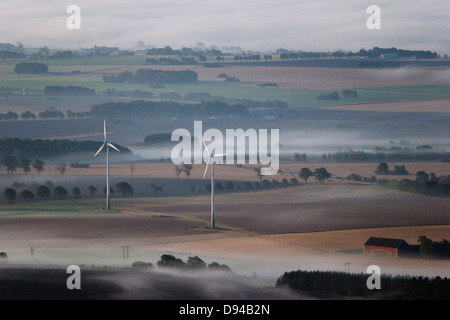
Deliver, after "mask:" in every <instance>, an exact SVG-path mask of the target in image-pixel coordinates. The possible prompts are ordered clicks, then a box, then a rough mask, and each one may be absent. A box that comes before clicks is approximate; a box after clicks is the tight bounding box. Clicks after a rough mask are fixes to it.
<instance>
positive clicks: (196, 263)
mask: <svg viewBox="0 0 450 320" xmlns="http://www.w3.org/2000/svg"><path fill="white" fill-rule="evenodd" d="M186 269H189V270H203V269H206V263H205V262H204V261H203V260H202V259H200V258H199V257H197V256H195V257H189V258H188V259H187V261H186Z"/></svg>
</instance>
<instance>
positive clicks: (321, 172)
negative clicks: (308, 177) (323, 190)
mask: <svg viewBox="0 0 450 320" xmlns="http://www.w3.org/2000/svg"><path fill="white" fill-rule="evenodd" d="M314 178H316V180H317V181H318V182H320V183H322V184H324V183H325V180H326V179H329V178H331V173H329V172H328V171H327V169H325V168H320V169H316V170H315V171H314Z"/></svg>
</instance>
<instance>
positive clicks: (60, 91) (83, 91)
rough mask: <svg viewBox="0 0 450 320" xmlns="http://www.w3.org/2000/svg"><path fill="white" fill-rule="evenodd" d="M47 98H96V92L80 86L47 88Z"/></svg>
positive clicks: (45, 92)
mask: <svg viewBox="0 0 450 320" xmlns="http://www.w3.org/2000/svg"><path fill="white" fill-rule="evenodd" d="M44 94H45V95H46V96H95V90H94V89H90V88H85V87H79V86H67V87H63V86H46V87H45V88H44Z"/></svg>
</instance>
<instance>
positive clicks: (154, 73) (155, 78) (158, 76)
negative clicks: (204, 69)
mask: <svg viewBox="0 0 450 320" xmlns="http://www.w3.org/2000/svg"><path fill="white" fill-rule="evenodd" d="M197 80H198V74H197V73H196V72H194V71H192V70H181V71H165V70H152V69H138V70H136V72H135V73H133V72H131V71H128V70H126V71H124V72H122V73H118V74H104V75H103V82H106V83H127V82H130V83H146V84H179V83H194V82H197Z"/></svg>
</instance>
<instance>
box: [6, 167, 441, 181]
mask: <svg viewBox="0 0 450 320" xmlns="http://www.w3.org/2000/svg"><path fill="white" fill-rule="evenodd" d="M388 165H389V168H390V169H394V166H396V165H404V166H405V167H406V170H408V172H409V173H410V174H409V175H404V176H394V175H392V176H391V175H389V176H383V175H381V176H377V177H378V178H380V179H383V178H387V179H411V180H414V179H415V174H416V172H418V171H425V172H427V173H431V172H433V173H435V174H436V176H438V177H439V176H440V175H445V176H447V175H449V174H450V163H448V162H406V163H388ZM193 166H194V167H193V170H192V172H191V176H190V179H202V177H203V172H204V170H205V165H193ZM377 166H378V164H377V163H324V164H321V163H288V164H280V171H279V173H278V174H276V175H273V176H266V177H264V179H268V180H272V179H276V180H279V181H281V179H283V178H286V179H288V180H289V179H290V178H292V177H295V178H297V180H299V182H300V183H302V182H303V180H301V179H300V178H299V177H298V172H299V171H300V169H301V168H303V167H307V168H310V169H311V170H312V171H314V170H315V169H316V168H321V167H324V168H326V169H327V171H328V172H331V173H332V174H333V177H332V180H337V181H340V179H336V177H342V178H345V177H346V176H348V175H350V174H352V173H355V174H358V175H360V176H362V177H370V176H373V175H375V174H374V171H375V169H376V167H377ZM174 167H175V165H174V164H172V163H151V164H149V163H135V169H134V176H136V177H145V178H176V175H175V171H174ZM105 168H106V166H105V165H104V164H92V165H90V167H89V168H71V167H70V166H67V168H66V173H65V175H66V176H71V175H73V176H79V175H82V176H89V175H104V174H105ZM0 174H6V172H5V170H2V171H0ZM110 174H111V176H120V177H122V176H123V177H125V178H130V177H131V169H130V164H129V163H113V164H110ZM19 175H20V176H22V175H23V173H21V172H20V171H18V172H17V173H16V176H19ZM29 175H36V173H35V171H34V170H32V171H31V172H30V173H29ZM41 175H42V176H49V175H52V176H53V175H58V171H57V170H56V169H55V165H48V166H46V167H45V170H44V171H42V173H41ZM215 177H216V179H218V180H233V181H250V182H252V181H256V180H257V176H256V174H255V172H254V171H253V167H250V166H248V165H247V166H245V167H244V168H237V167H236V166H233V165H216V166H215ZM180 179H183V180H184V179H186V176H185V175H184V173H182V174H181V175H180ZM308 182H310V183H311V182H312V183H315V181H314V179H313V178H310V180H308Z"/></svg>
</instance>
